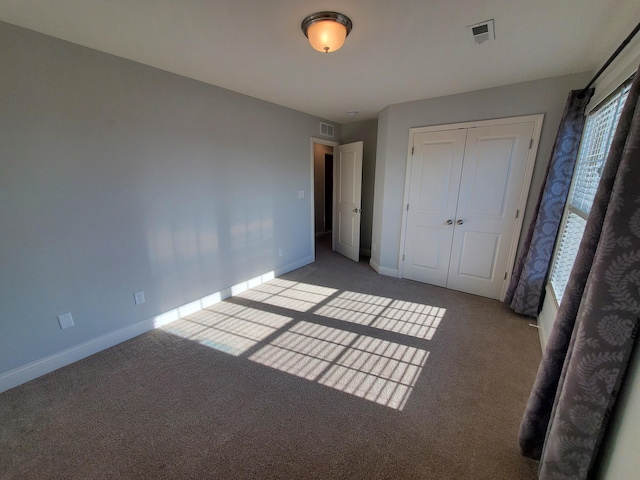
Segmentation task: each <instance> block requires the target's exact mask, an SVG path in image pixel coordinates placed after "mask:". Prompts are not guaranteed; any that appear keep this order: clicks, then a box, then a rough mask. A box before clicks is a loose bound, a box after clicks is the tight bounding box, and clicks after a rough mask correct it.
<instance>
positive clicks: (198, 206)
mask: <svg viewBox="0 0 640 480" xmlns="http://www.w3.org/2000/svg"><path fill="white" fill-rule="evenodd" d="M0 72H2V73H1V80H0V135H1V140H0V225H2V235H1V236H2V241H1V242H0V305H2V310H1V311H0V380H1V379H2V378H6V375H5V376H4V377H3V374H7V372H12V371H15V369H19V367H24V366H25V365H27V364H30V363H32V362H36V363H37V362H38V361H39V360H41V359H43V358H45V357H49V356H51V355H55V354H58V353H60V352H65V351H67V350H68V349H72V348H74V347H77V346H79V345H84V344H86V343H87V342H92V341H94V340H95V339H98V338H102V336H104V335H109V334H111V333H113V332H118V331H122V329H127V328H129V327H131V326H132V325H137V324H139V322H142V321H144V320H145V319H149V318H151V317H153V316H155V315H158V314H160V313H163V312H166V311H168V310H170V309H173V308H175V307H177V306H179V305H182V304H185V303H187V302H190V301H192V300H195V299H198V298H201V297H204V296H206V295H208V294H210V293H213V292H218V291H221V290H223V289H225V288H227V287H229V286H231V285H234V284H236V283H239V282H242V281H246V280H248V279H250V278H253V277H255V276H257V275H260V274H263V273H265V272H269V271H280V272H281V271H286V270H287V269H291V268H294V267H297V266H300V265H302V264H304V263H308V262H310V261H312V259H313V252H314V250H313V223H312V221H313V219H312V211H311V200H312V199H311V195H310V193H311V178H312V174H311V170H310V169H311V165H310V162H309V145H310V138H311V137H312V136H314V135H316V134H317V132H318V124H319V120H320V119H318V118H314V117H311V116H309V115H306V114H303V113H300V112H296V111H293V110H290V109H287V108H284V107H280V106H277V105H274V104H271V103H267V102H263V101H260V100H257V99H254V98H250V97H247V96H244V95H240V94H237V93H234V92H231V91H228V90H224V89H221V88H217V87H213V86H210V85H206V84H203V83H200V82H196V81H192V80H189V79H186V78H183V77H180V76H177V75H173V74H170V73H167V72H164V71H161V70H157V69H154V68H151V67H147V66H144V65H141V64H137V63H134V62H131V61H128V60H124V59H121V58H118V57H114V56H111V55H107V54H103V53H100V52H97V51H95V50H91V49H87V48H84V47H80V46H77V45H73V44H70V43H67V42H64V41H61V40H57V39H54V38H51V37H47V36H44V35H41V34H38V33H35V32H32V31H29V30H25V29H21V28H19V27H15V26H12V25H9V24H6V23H0ZM339 136H340V127H339V126H336V137H337V138H339ZM298 190H304V191H305V192H307V194H306V195H305V198H304V199H299V198H298ZM280 248H282V249H284V255H283V256H282V257H279V256H278V249H280ZM138 290H144V292H145V295H146V303H145V304H143V305H140V306H134V303H133V293H134V292H136V291H138ZM65 312H71V313H72V314H73V318H74V320H75V326H74V327H72V328H69V329H66V330H61V329H60V327H59V325H58V321H57V319H56V316H57V315H60V314H62V313H65ZM0 383H1V382H0Z"/></svg>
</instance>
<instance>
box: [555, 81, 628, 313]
mask: <svg viewBox="0 0 640 480" xmlns="http://www.w3.org/2000/svg"><path fill="white" fill-rule="evenodd" d="M630 88H631V84H630V82H627V83H625V84H624V85H623V86H621V87H620V88H619V89H618V90H617V91H616V92H614V93H613V94H612V95H611V96H610V97H609V98H607V99H606V100H605V101H603V102H602V103H601V104H600V105H599V106H598V107H596V108H595V109H594V110H592V111H591V112H590V113H589V116H588V117H587V121H586V123H585V127H584V133H583V135H582V141H581V144H580V152H579V153H578V160H577V162H576V168H575V171H574V174H573V180H572V183H571V190H570V192H569V200H568V201H567V205H566V207H565V212H564V217H563V220H562V224H561V226H560V235H559V240H558V242H557V246H556V252H555V258H554V261H553V266H552V267H551V276H550V283H551V289H552V290H553V293H554V295H555V297H556V300H557V302H558V303H560V301H561V300H562V296H563V295H564V291H565V288H566V287H567V282H568V280H569V275H570V273H571V267H573V262H574V261H575V259H576V255H577V254H578V248H579V246H580V240H581V239H582V234H583V233H584V228H585V226H586V224H587V217H588V216H589V213H590V212H591V205H592V204H593V199H594V197H595V195H596V190H597V189H598V183H599V182H600V175H601V174H602V168H603V167H604V162H605V160H606V159H607V155H608V154H609V147H610V146H611V141H612V140H613V134H614V132H615V130H616V126H617V125H618V120H620V114H621V113H622V107H623V105H624V102H625V100H626V99H627V96H628V94H629V89H630Z"/></svg>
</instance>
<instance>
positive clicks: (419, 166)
mask: <svg viewBox="0 0 640 480" xmlns="http://www.w3.org/2000/svg"><path fill="white" fill-rule="evenodd" d="M465 138H466V130H447V131H441V132H428V133H421V134H418V135H416V136H415V138H414V143H413V152H414V153H413V156H412V159H411V171H410V177H409V210H408V212H407V223H406V235H405V248H404V252H405V253H404V256H405V260H404V268H403V276H404V277H405V278H409V279H412V280H417V281H420V282H426V283H431V284H433V285H439V286H442V287H444V286H446V284H447V276H448V273H449V260H450V257H451V242H452V239H453V230H454V227H453V219H454V218H455V214H456V205H457V202H458V187H459V185H460V176H461V174H462V161H463V157H464V145H465ZM447 221H450V223H448V222H447Z"/></svg>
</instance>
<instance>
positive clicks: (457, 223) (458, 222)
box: [456, 220, 464, 225]
mask: <svg viewBox="0 0 640 480" xmlns="http://www.w3.org/2000/svg"><path fill="white" fill-rule="evenodd" d="M463 223H464V222H463V221H462V220H458V221H457V222H456V225H462V224H463Z"/></svg>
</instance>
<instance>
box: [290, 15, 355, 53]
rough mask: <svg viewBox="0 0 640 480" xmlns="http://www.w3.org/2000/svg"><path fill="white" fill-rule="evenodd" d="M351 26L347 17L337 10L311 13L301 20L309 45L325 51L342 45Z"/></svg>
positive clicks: (333, 49) (331, 50) (334, 49)
mask: <svg viewBox="0 0 640 480" xmlns="http://www.w3.org/2000/svg"><path fill="white" fill-rule="evenodd" d="M352 27H353V23H351V20H349V17H347V16H346V15H343V14H341V13H337V12H318V13H313V14H311V15H309V16H308V17H307V18H305V19H304V20H303V21H302V31H303V32H304V34H305V35H306V37H307V38H308V39H309V43H310V44H311V46H312V47H313V48H315V49H316V50H317V51H319V52H325V53H330V52H335V51H336V50H338V49H339V48H340V47H342V45H343V44H344V40H345V38H347V35H349V33H350V32H351V28H352Z"/></svg>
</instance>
